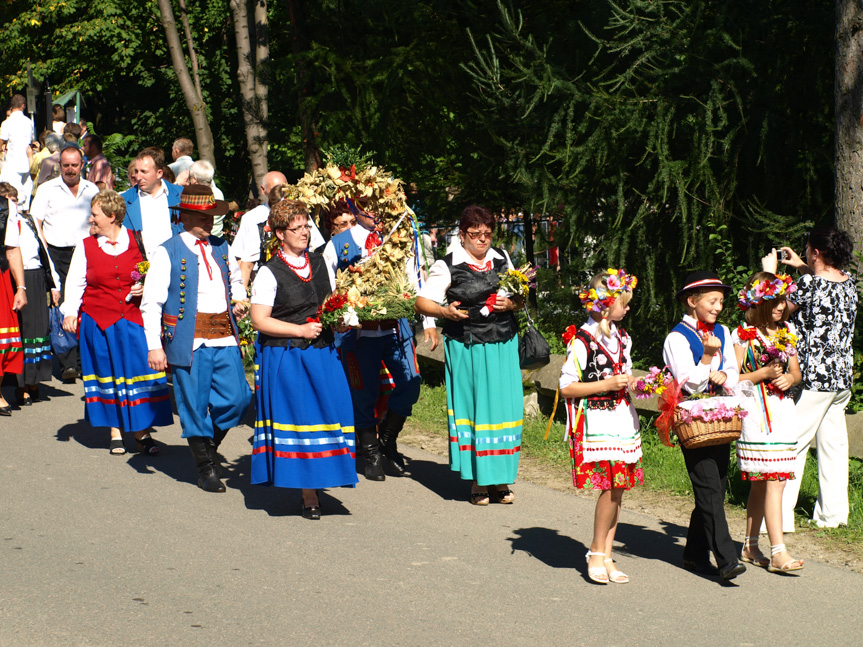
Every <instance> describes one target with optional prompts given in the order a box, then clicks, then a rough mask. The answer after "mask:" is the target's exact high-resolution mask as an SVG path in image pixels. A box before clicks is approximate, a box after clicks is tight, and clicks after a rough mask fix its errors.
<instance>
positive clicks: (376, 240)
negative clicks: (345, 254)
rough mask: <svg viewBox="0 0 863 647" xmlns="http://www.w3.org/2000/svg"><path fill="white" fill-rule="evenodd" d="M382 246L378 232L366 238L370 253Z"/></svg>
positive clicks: (367, 248)
mask: <svg viewBox="0 0 863 647" xmlns="http://www.w3.org/2000/svg"><path fill="white" fill-rule="evenodd" d="M380 244H381V235H380V234H379V233H378V232H376V231H373V232H372V233H370V234H369V235H368V237H367V238H366V251H367V252H370V251H372V250H373V249H374V248H375V247H377V246H378V245H380Z"/></svg>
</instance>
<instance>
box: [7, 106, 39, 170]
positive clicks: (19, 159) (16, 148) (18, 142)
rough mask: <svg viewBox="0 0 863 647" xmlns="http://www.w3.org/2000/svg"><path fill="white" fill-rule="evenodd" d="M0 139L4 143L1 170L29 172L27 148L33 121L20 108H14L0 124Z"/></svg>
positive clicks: (31, 137) (31, 134)
mask: <svg viewBox="0 0 863 647" xmlns="http://www.w3.org/2000/svg"><path fill="white" fill-rule="evenodd" d="M0 139H2V140H3V141H4V142H8V143H7V145H6V163H5V164H4V165H3V170H4V171H6V170H8V171H9V172H12V173H29V172H30V158H29V157H27V149H28V148H29V147H30V142H32V141H33V123H32V122H31V121H30V120H29V119H28V118H27V117H26V116H24V112H23V111H22V110H15V111H13V112H12V114H11V115H9V118H8V119H6V120H5V121H4V122H3V123H2V124H0Z"/></svg>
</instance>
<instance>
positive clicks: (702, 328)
mask: <svg viewBox="0 0 863 647" xmlns="http://www.w3.org/2000/svg"><path fill="white" fill-rule="evenodd" d="M714 326H716V324H708V323H704V322H703V321H699V322H698V332H700V333H704V334H705V335H712V334H713V328H714Z"/></svg>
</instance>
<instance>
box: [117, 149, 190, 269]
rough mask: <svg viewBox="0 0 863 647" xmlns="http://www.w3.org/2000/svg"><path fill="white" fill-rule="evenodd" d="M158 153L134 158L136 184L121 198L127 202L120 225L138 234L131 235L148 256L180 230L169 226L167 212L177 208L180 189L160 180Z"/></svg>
mask: <svg viewBox="0 0 863 647" xmlns="http://www.w3.org/2000/svg"><path fill="white" fill-rule="evenodd" d="M160 153H161V151H159V152H158V153H157V152H156V150H155V149H152V148H145V149H144V150H142V151H141V152H140V153H138V156H137V157H136V158H135V178H136V180H137V182H138V184H137V186H133V187H132V188H131V189H128V190H126V191H123V193H121V194H120V195H122V196H123V199H124V200H125V201H126V220H125V222H124V223H123V224H124V225H125V226H126V228H127V229H129V230H130V231H132V232H140V234H134V235H135V236H136V238H138V237H140V239H141V241H142V243H143V245H144V250H145V252H146V254H147V255H148V256H149V255H150V254H151V253H153V251H155V250H156V248H157V247H159V245H161V244H162V243H164V242H165V241H166V240H168V239H169V238H170V237H171V236H172V235H173V234H174V233H177V232H179V231H181V230H182V227H181V226H179V225H172V223H171V213H170V211H169V208H170V207H173V206H175V205H177V204H179V202H180V194H181V193H182V192H183V187H181V186H177V185H176V184H171V183H170V182H166V181H165V180H163V179H162V173H163V171H162V165H161V163H160V162H162V161H163V160H160Z"/></svg>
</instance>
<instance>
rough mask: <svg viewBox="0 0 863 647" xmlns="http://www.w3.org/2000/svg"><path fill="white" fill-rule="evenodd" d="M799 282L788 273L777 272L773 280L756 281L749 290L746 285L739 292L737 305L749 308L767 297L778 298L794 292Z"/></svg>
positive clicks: (745, 308) (744, 308)
mask: <svg viewBox="0 0 863 647" xmlns="http://www.w3.org/2000/svg"><path fill="white" fill-rule="evenodd" d="M796 291H797V284H796V283H795V282H794V279H792V278H791V277H790V276H788V275H787V274H777V275H776V278H775V279H773V280H772V281H755V282H753V283H752V285H750V286H749V289H748V290H747V289H746V288H745V287H744V288H743V289H742V290H740V292H738V294H737V305H738V307H739V308H740V309H741V310H749V308H751V307H753V306H757V305H758V304H759V303H761V302H762V301H764V300H765V299H776V298H779V297H784V296H786V295H789V294H793V293H794V292H796Z"/></svg>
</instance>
